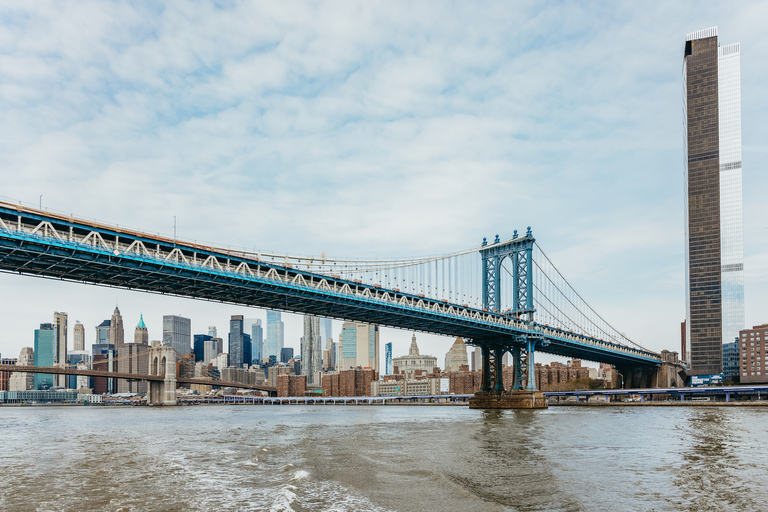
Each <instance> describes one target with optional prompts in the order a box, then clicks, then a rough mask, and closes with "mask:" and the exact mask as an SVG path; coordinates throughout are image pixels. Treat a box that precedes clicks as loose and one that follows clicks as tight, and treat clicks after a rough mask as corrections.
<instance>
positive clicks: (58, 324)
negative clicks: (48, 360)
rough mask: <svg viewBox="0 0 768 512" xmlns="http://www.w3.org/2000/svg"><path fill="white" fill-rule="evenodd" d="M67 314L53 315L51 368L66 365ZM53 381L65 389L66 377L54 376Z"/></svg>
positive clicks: (57, 313) (58, 313)
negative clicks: (52, 358)
mask: <svg viewBox="0 0 768 512" xmlns="http://www.w3.org/2000/svg"><path fill="white" fill-rule="evenodd" d="M67 331H68V328H67V314H66V313H60V312H58V311H57V312H56V313H54V314H53V333H54V334H53V336H54V344H55V354H56V355H55V356H54V361H53V366H62V367H63V366H66V365H67ZM53 379H54V381H55V382H56V385H57V386H60V387H63V388H66V387H67V376H66V375H54V376H53Z"/></svg>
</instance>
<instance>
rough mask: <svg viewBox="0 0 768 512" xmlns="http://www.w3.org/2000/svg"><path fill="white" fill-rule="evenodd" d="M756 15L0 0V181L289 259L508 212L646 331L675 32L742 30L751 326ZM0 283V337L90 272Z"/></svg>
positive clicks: (677, 120) (664, 338)
mask: <svg viewBox="0 0 768 512" xmlns="http://www.w3.org/2000/svg"><path fill="white" fill-rule="evenodd" d="M692 6H695V7H696V8H695V9H693V8H692ZM765 15H766V7H765V6H764V5H763V4H761V3H759V2H751V3H742V4H739V6H738V7H737V8H734V7H733V6H725V5H722V6H721V5H719V4H706V5H703V6H702V5H700V4H698V3H682V4H668V3H663V2H657V3H650V4H649V3H644V4H643V5H637V6H636V5H629V4H627V5H619V4H611V5H609V6H606V5H605V4H601V5H600V6H599V8H598V7H596V6H595V5H591V4H573V3H564V4H545V5H530V6H529V5H522V4H510V3H506V2H488V3H483V4H482V5H479V4H472V5H469V4H467V5H463V4H441V3H432V2H415V3H390V2H387V3H379V2H361V3H353V2H348V3H343V4H312V3H296V2H294V3H291V4H281V3H238V4H232V5H228V6H227V7H225V8H217V7H216V6H215V5H214V4H208V3H192V4H178V3H170V4H167V5H162V6H154V5H152V4H148V5H138V6H137V5H133V4H130V3H101V2H75V3H61V2H35V3H30V2H16V3H10V4H9V3H6V4H4V5H3V6H0V20H1V21H0V23H2V25H3V26H2V28H3V30H0V112H1V113H2V115H0V182H1V183H2V188H1V189H0V194H1V195H3V196H5V197H11V198H14V199H15V200H24V201H28V202H30V203H37V200H38V196H39V195H40V194H42V195H43V203H44V205H46V206H47V207H50V208H54V209H58V210H63V211H67V212H69V213H75V214H78V215H81V216H84V217H90V218H97V219H100V220H103V221H106V222H114V223H119V224H123V225H130V226H133V227H137V228H141V229H145V230H147V231H150V232H158V231H159V232H163V233H166V234H168V233H170V232H171V230H172V222H173V219H172V218H173V216H174V215H176V216H177V222H178V227H179V235H180V236H181V237H183V238H188V239H195V240H204V241H208V242H211V243H215V244H218V245H225V246H226V245H231V246H242V247H246V248H249V249H250V248H253V247H254V246H256V247H257V248H258V249H261V250H265V251H267V250H271V251H279V252H289V253H299V254H318V253H319V252H320V251H323V250H325V251H327V252H328V253H329V254H330V255H347V256H349V255H360V256H367V257H384V256H406V255H421V254H435V253H441V252H451V251H454V250H457V249H460V248H464V247H468V246H471V245H474V244H476V243H478V242H479V241H480V240H481V239H482V237H483V236H487V237H493V236H494V235H495V234H496V233H500V234H501V235H502V236H509V235H511V232H512V230H513V229H520V230H522V229H525V227H526V226H528V225H531V226H532V227H533V229H534V234H536V235H537V237H538V239H539V241H540V242H541V244H542V246H543V247H544V248H545V249H546V250H547V251H548V252H550V253H551V254H550V256H552V257H553V259H554V260H555V262H556V263H557V264H558V266H561V267H562V269H563V271H564V273H565V274H566V276H567V277H569V278H570V279H572V280H573V281H574V285H575V286H576V287H577V289H579V290H580V291H581V290H583V291H584V294H585V296H586V297H587V298H589V299H590V301H591V302H592V303H593V304H594V305H595V307H596V309H598V311H601V312H602V311H605V312H606V313H605V315H604V316H606V318H607V319H608V320H610V321H612V323H614V324H616V325H617V327H619V328H620V329H622V330H626V331H627V332H628V333H629V334H630V335H632V337H634V338H637V339H640V340H643V341H647V342H646V344H647V345H648V346H650V347H651V348H655V349H661V348H663V347H666V346H668V345H669V344H670V343H673V342H674V343H676V342H677V341H676V340H677V338H676V336H677V333H678V330H677V327H675V324H676V323H677V322H679V320H680V319H681V318H679V317H680V316H681V315H682V314H683V313H684V312H683V304H682V300H683V291H682V285H683V283H682V277H681V272H682V264H683V262H682V223H683V214H682V208H683V204H682V113H681V95H682V92H681V90H682V87H681V85H680V84H681V71H680V69H681V59H682V56H681V54H682V45H683V38H684V35H685V33H686V32H688V31H691V30H695V29H698V28H702V27H705V26H709V25H713V24H718V25H719V26H720V33H721V39H722V40H723V41H725V42H730V41H733V40H741V42H742V45H743V46H742V49H743V57H742V59H743V60H742V94H743V108H744V113H743V132H744V161H745V175H744V176H745V177H744V180H745V195H744V197H745V253H746V254H747V256H748V257H747V267H748V268H747V276H748V279H753V280H752V281H750V282H748V284H747V290H748V292H749V293H748V296H747V300H748V302H749V304H748V319H747V321H748V323H760V322H764V321H766V319H765V318H761V317H760V314H762V313H761V312H762V311H764V310H765V304H766V301H768V295H766V294H764V293H763V292H761V291H760V290H762V289H767V288H768V287H766V286H765V284H766V281H768V276H765V275H764V274H765V272H762V271H759V272H758V271H755V272H754V273H750V270H749V265H750V264H752V265H754V266H755V267H759V266H760V261H762V259H765V258H764V256H765V254H766V251H768V242H765V241H764V240H765V231H766V230H765V229H763V227H764V226H762V225H757V224H759V223H755V222H753V221H751V220H750V219H757V218H763V219H764V218H766V217H767V215H766V214H767V213H768V211H766V207H765V206H764V204H765V202H764V201H762V197H764V196H765V193H766V189H768V183H767V182H766V178H765V177H764V176H763V175H764V173H760V172H759V169H762V168H764V167H765V166H766V160H767V159H768V158H767V156H768V155H767V154H766V153H767V152H766V144H765V141H764V140H763V138H762V137H761V135H762V134H763V133H765V126H764V118H765V115H764V113H765V111H766V109H767V101H768V100H766V98H765V96H764V94H763V87H762V84H764V83H765V80H766V78H768V77H767V76H766V65H765V62H768V59H766V56H767V55H768V43H766V42H765V40H764V38H763V37H762V23H761V20H762V19H763V18H765ZM18 279H21V278H10V277H8V276H0V283H2V284H1V285H0V286H2V287H3V288H5V287H11V288H13V290H14V293H16V294H18V297H19V300H17V301H14V302H13V304H4V306H5V307H4V309H5V310H6V312H5V313H4V315H10V316H7V317H6V318H5V320H6V322H5V324H6V325H11V327H10V330H9V331H8V334H7V336H8V339H0V352H3V353H9V352H18V348H20V347H21V346H23V345H26V344H29V343H30V341H21V340H24V339H27V340H31V329H33V328H34V325H35V324H37V323H40V322H41V321H46V320H47V319H48V318H49V317H50V313H51V311H52V310H53V309H69V310H70V311H71V312H72V314H73V315H74V316H78V314H77V313H76V312H74V309H75V306H70V305H69V304H71V303H72V302H71V301H72V299H71V296H72V294H73V293H74V292H69V291H68V290H77V295H78V297H81V296H82V297H85V299H83V301H82V302H79V303H78V307H79V308H82V309H83V310H85V309H90V308H93V309H99V308H102V302H103V301H102V300H100V299H99V297H102V296H101V295H100V293H101V292H96V291H91V290H92V289H91V288H83V287H77V286H73V287H71V288H68V287H67V286H72V285H61V284H57V285H56V286H54V285H51V284H47V283H44V282H40V281H36V280H27V281H23V280H22V281H21V282H19V281H17V280H18ZM20 283H28V284H20ZM750 290H754V291H750ZM120 293H127V292H120ZM40 294H42V295H46V296H47V295H50V297H47V298H46V299H45V300H44V301H42V302H41V301H38V300H36V299H35V298H34V297H37V296H38V295H40ZM131 296H133V295H131ZM88 297H92V298H91V299H88ZM136 297H137V299H136V300H137V301H139V300H141V299H142V298H144V299H143V300H146V301H147V302H148V303H149V302H150V301H152V302H151V303H152V304H153V306H154V305H156V307H157V308H159V309H167V310H168V311H165V312H169V311H174V310H175V312H177V313H183V311H181V309H188V310H190V311H195V314H199V315H200V317H201V320H200V324H201V325H203V326H204V327H205V326H207V323H209V321H207V320H204V318H206V315H207V313H206V311H209V309H206V308H210V311H214V310H215V311H217V313H215V314H213V313H212V315H213V316H215V315H219V316H217V317H216V318H219V319H220V318H228V317H227V315H225V314H224V313H223V311H224V309H226V308H224V307H223V306H217V307H214V306H211V305H210V304H208V303H192V302H190V301H178V300H176V299H168V298H166V299H162V300H161V299H160V298H156V297H154V298H151V299H150V298H149V296H146V295H136ZM192 304H194V305H192ZM9 307H10V309H9ZM217 308H224V309H217ZM107 309H108V311H102V312H100V313H93V316H94V318H95V319H101V318H102V317H107V316H108V314H109V312H110V311H111V307H110V308H107ZM21 310H23V314H22V311H21ZM227 311H228V310H227ZM88 314H91V313H90V312H89V313H88ZM191 314H192V313H189V315H191ZM26 315H28V316H26ZM85 315H86V313H82V314H80V316H83V317H85ZM156 316H158V317H159V316H162V313H161V312H158V313H157V314H156ZM22 317H23V318H26V321H17V322H14V321H10V320H9V319H10V318H22ZM649 319H653V320H649ZM93 321H94V322H95V321H96V320H93ZM297 325H298V324H297ZM678 325H679V324H678ZM219 327H220V329H224V328H225V323H221V321H220V322H219ZM88 332H89V333H90V330H89V331H88ZM297 332H298V331H297ZM406 334H407V333H404V334H403V338H402V344H403V345H402V347H400V348H398V347H397V346H396V348H395V352H396V353H398V352H402V351H405V350H407V344H408V340H409V336H407V335H406ZM425 343H431V342H429V341H426V340H425ZM446 347H447V345H446ZM446 349H447V348H446ZM424 351H425V352H431V353H433V354H434V355H438V356H439V357H442V354H443V353H444V351H445V350H443V349H442V348H440V346H439V344H438V343H437V342H435V345H432V346H429V345H427V346H425V347H424Z"/></svg>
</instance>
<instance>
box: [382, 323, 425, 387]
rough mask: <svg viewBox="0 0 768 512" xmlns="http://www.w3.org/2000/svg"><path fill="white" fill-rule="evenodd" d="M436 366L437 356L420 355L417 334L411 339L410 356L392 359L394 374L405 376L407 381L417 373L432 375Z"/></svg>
mask: <svg viewBox="0 0 768 512" xmlns="http://www.w3.org/2000/svg"><path fill="white" fill-rule="evenodd" d="M436 366H437V358H436V357H435V356H426V355H421V354H420V353H419V346H418V345H417V344H416V334H415V333H414V334H413V336H412V337H411V347H410V348H409V349H408V355H407V356H400V357H395V358H394V359H392V367H393V368H392V372H393V373H397V374H403V375H405V378H406V379H410V378H413V377H414V375H416V374H417V372H418V373H431V372H432V370H434V369H435V367H436ZM387 375H389V374H387Z"/></svg>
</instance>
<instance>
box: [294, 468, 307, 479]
mask: <svg viewBox="0 0 768 512" xmlns="http://www.w3.org/2000/svg"><path fill="white" fill-rule="evenodd" d="M308 476H309V471H304V470H303V469H302V470H299V471H297V472H296V473H295V474H294V475H293V479H294V480H302V479H304V478H307V477H308Z"/></svg>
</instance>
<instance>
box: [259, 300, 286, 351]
mask: <svg viewBox="0 0 768 512" xmlns="http://www.w3.org/2000/svg"><path fill="white" fill-rule="evenodd" d="M284 347H285V323H284V322H283V321H282V319H281V318H280V312H279V311H267V346H266V350H265V352H266V353H265V354H264V358H265V359H266V358H268V357H269V356H275V357H276V358H277V360H278V361H279V360H280V351H281V350H283V348H284Z"/></svg>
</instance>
